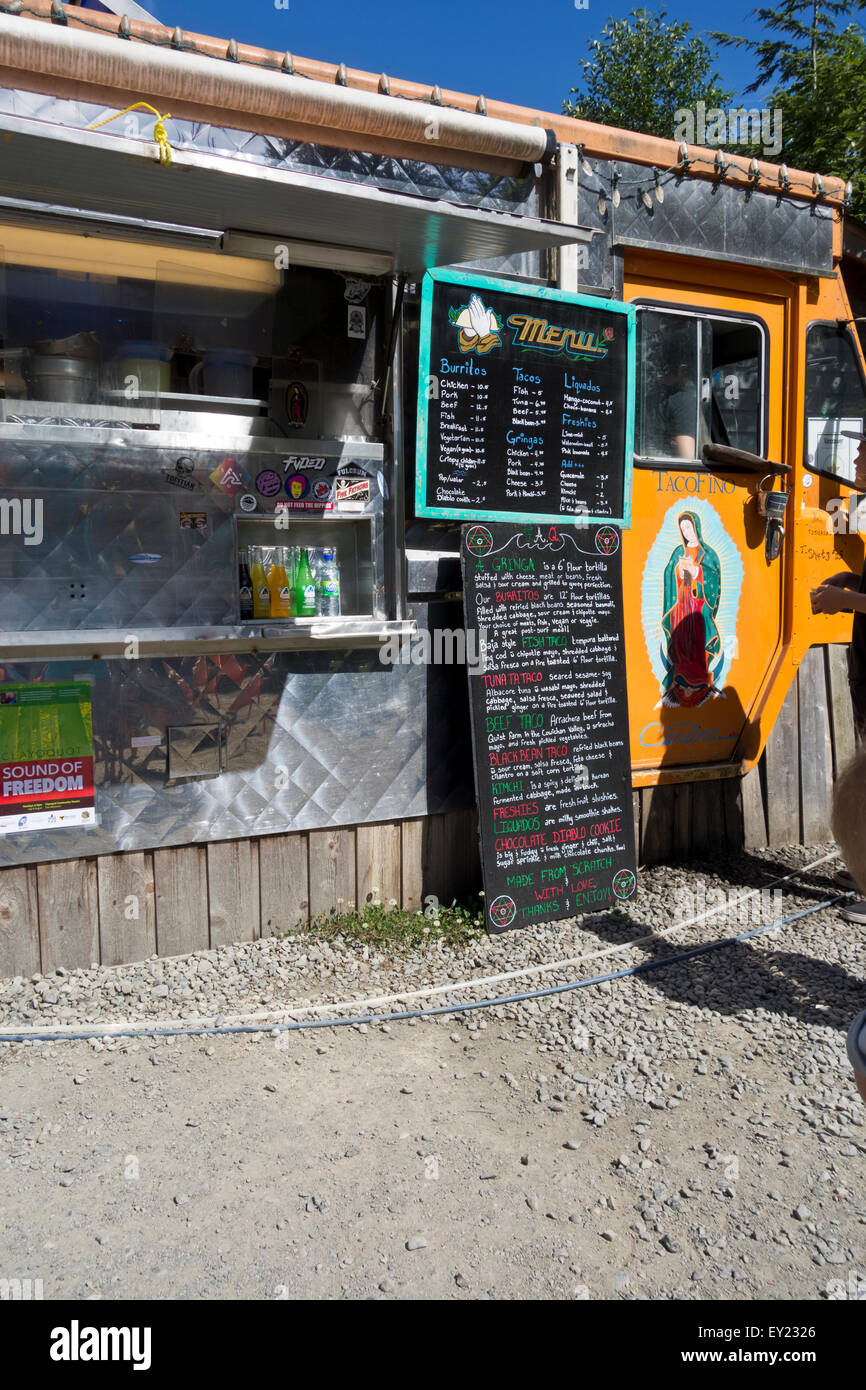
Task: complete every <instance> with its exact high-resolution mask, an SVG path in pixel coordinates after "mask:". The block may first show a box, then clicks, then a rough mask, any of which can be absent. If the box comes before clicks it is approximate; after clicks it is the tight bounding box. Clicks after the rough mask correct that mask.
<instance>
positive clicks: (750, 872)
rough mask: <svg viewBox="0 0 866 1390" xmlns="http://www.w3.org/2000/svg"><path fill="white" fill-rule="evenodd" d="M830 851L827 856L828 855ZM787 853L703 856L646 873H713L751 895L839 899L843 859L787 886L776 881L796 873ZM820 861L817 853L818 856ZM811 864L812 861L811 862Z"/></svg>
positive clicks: (831, 861)
mask: <svg viewBox="0 0 866 1390" xmlns="http://www.w3.org/2000/svg"><path fill="white" fill-rule="evenodd" d="M826 852H827V851H826V849H824V850H823V853H826ZM783 854H784V851H782V850H780V851H779V853H778V856H775V855H773V854H772V852H769V853H768V854H766V855H763V856H758V855H755V854H750V853H749V851H748V850H739V851H737V852H736V853H727V854H703V855H701V857H700V859H694V860H691V861H689V860H684V861H680V862H677V863H671V864H653V865H652V866H651V867H650V868H649V869H646V870H643V871H642V873H643V874H646V873H654V872H657V871H659V870H661V871H664V870H666V869H667V870H669V871H670V872H671V873H676V874H677V875H688V876H689V877H692V878H695V879H697V878H699V877H700V875H701V874H702V873H707V874H712V875H713V877H714V878H717V879H719V880H720V881H721V883H725V884H727V885H728V886H729V889H730V890H735V889H740V890H741V891H742V892H744V893H746V892H749V891H750V890H751V889H753V888H770V889H772V888H780V889H781V890H782V892H783V893H795V894H796V895H797V897H798V898H804V899H805V900H806V901H815V902H820V901H821V899H822V898H837V897H838V896H839V894H840V892H841V890H840V889H839V888H838V887H837V885H836V884H835V883H834V882H833V875H834V874H835V873H838V871H839V870H840V869H841V868H843V867H844V861H843V859H842V858H841V856H839V857H838V858H836V859H830V860H828V861H827V863H825V864H820V865H819V866H818V868H816V869H810V870H809V872H808V873H805V874H803V876H802V877H801V878H796V879H794V878H791V879H789V881H788V882H787V883H773V882H772V880H774V879H781V878H786V877H787V876H788V875H789V874H792V873H795V872H796V870H795V869H794V868H793V866H792V865H791V864H790V863H789V862H788V861H787V860H786V859H784V858H783ZM814 857H815V858H818V857H819V856H818V855H817V854H816V855H815V856H814ZM807 862H808V861H807Z"/></svg>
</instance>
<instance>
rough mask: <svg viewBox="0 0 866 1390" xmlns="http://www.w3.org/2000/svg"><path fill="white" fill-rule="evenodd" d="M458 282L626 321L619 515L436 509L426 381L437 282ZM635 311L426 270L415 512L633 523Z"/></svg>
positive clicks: (441, 516)
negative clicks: (431, 495)
mask: <svg viewBox="0 0 866 1390" xmlns="http://www.w3.org/2000/svg"><path fill="white" fill-rule="evenodd" d="M443 283H445V284H449V285H458V286H460V287H461V288H463V289H465V290H466V291H467V293H472V292H473V291H474V292H476V293H478V294H480V295H482V296H483V295H484V294H485V293H486V292H488V293H489V292H490V291H493V292H495V293H497V294H499V293H502V294H511V295H518V296H520V297H522V298H531V299H537V300H539V301H541V302H542V303H548V304H567V305H570V306H578V307H582V308H587V309H592V310H594V311H596V312H598V311H599V310H603V311H604V312H609V313H611V314H615V315H619V316H621V317H622V318H623V319H624V320H625V324H626V333H627V336H626V381H625V403H624V404H625V433H624V448H623V454H624V457H623V458H621V459H620V458H613V459H611V461H610V466H611V468H612V469H618V468H622V477H623V489H622V499H623V515H622V516H593V515H590V514H589V513H586V512H578V513H573V512H531V511H524V510H521V508H520V506H519V503H517V502H516V504H515V507H514V508H512V509H510V510H504V511H503V510H500V511H488V510H483V509H480V508H476V509H472V508H469V507H438V506H432V505H430V504H429V503H428V501H427V484H428V478H429V473H430V470H428V466H427V457H428V434H429V424H430V415H429V400H428V382H429V379H430V376H431V370H430V364H431V348H432V327H433V295H434V292H435V288H436V286H437V285H439V284H443ZM636 322H637V316H636V310H635V307H634V305H633V304H625V303H623V302H622V301H621V300H613V299H603V298H601V297H599V296H598V295H586V294H572V293H570V292H569V291H566V290H560V289H552V288H550V287H548V286H546V285H529V284H525V283H523V282H520V281H514V280H502V279H499V278H498V277H495V276H490V275H478V274H474V273H472V272H467V271H462V270H439V269H434V270H428V271H427V272H426V273H425V275H424V279H423V282H422V289H421V322H420V354H419V365H418V371H419V375H418V415H417V428H416V458H415V515H416V516H417V517H429V518H431V519H434V520H457V521H514V522H524V521H525V522H527V523H531V522H554V521H560V522H562V521H567V520H571V521H579V522H580V523H581V524H586V525H594V524H595V525H605V524H606V525H609V526H617V527H619V528H620V529H622V530H627V529H628V528H629V527H630V526H631V491H632V471H633V458H634V412H635V399H636V391H635V378H636V363H635V353H636V341H637V331H636Z"/></svg>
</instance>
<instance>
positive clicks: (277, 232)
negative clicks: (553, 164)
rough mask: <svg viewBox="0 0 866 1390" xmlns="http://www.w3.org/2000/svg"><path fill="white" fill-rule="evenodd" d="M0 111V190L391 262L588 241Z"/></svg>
mask: <svg viewBox="0 0 866 1390" xmlns="http://www.w3.org/2000/svg"><path fill="white" fill-rule="evenodd" d="M155 150H156V146H155V145H152V144H149V143H144V142H143V141H140V140H130V139H128V138H126V137H123V136H117V135H106V134H105V133H103V132H101V131H87V130H71V129H67V128H65V127H63V126H56V125H53V124H49V123H48V122H45V121H34V120H28V119H24V118H20V117H13V116H0V196H3V197H10V198H15V199H26V200H29V201H33V202H36V203H54V204H63V205H65V206H66V207H68V208H80V209H82V210H85V211H97V212H103V213H109V214H111V215H114V216H121V217H135V218H145V219H147V220H148V221H149V222H159V221H163V222H170V223H173V224H175V225H178V224H179V225H182V226H190V227H202V226H205V227H213V228H220V229H221V230H226V229H228V228H243V229H244V231H249V232H255V233H260V234H262V235H265V236H273V237H276V238H280V239H285V238H292V239H294V240H295V241H308V242H325V243H328V244H330V245H331V246H345V247H347V248H357V249H363V250H368V251H376V252H380V253H381V252H386V253H388V254H389V255H391V256H392V258H393V268H394V270H396V271H407V272H409V273H416V272H420V271H422V270H426V269H427V268H429V267H431V266H443V265H454V264H457V263H459V262H461V261H470V260H471V261H475V260H483V259H486V258H488V257H494V256H510V255H514V254H516V253H518V252H521V251H538V250H547V249H549V248H552V247H557V246H572V245H574V244H575V243H576V242H589V241H590V240H591V238H592V236H593V235H594V233H593V231H592V230H591V229H590V228H588V227H579V226H575V225H566V224H562V223H559V222H550V221H545V220H543V219H541V218H536V217H521V216H516V215H515V214H513V213H505V212H495V211H490V210H489V209H486V208H485V209H482V208H474V207H467V206H465V205H463V204H456V203H450V202H446V201H444V200H442V199H435V198H425V197H420V196H413V195H411V194H406V193H392V192H389V191H386V190H383V189H378V188H370V187H368V186H366V185H363V184H357V183H349V182H348V181H346V180H343V179H335V178H326V177H319V176H317V175H308V174H298V173H290V172H287V171H285V170H281V169H270V168H267V167H265V166H263V165H260V164H253V163H250V162H249V161H246V160H243V159H239V158H236V157H235V158H232V157H231V156H225V155H214V154H201V153H199V152H198V151H187V150H179V151H174V150H173V151H172V162H171V164H170V165H167V166H162V165H160V164H159V163H158V161H157V158H156V155H155Z"/></svg>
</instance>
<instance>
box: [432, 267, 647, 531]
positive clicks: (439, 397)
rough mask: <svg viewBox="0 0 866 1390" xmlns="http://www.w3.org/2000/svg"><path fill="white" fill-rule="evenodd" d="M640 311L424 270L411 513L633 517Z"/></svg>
mask: <svg viewBox="0 0 866 1390" xmlns="http://www.w3.org/2000/svg"><path fill="white" fill-rule="evenodd" d="M634 314H635V311H634V308H633V307H632V306H631V305H630V304H622V303H617V302H614V301H612V300H603V299H595V298H592V297H589V296H586V295H575V294H566V293H564V292H563V291H560V290H550V289H546V288H543V287H536V286H526V285H520V286H517V285H515V284H514V283H512V282H509V281H503V280H494V279H489V278H483V277H479V276H477V275H475V276H473V275H468V274H464V273H462V272H460V271H441V270H434V271H430V272H428V274H427V275H426V276H425V277H424V287H423V291H422V299H421V351H420V381H419V392H418V429H417V441H418V442H417V459H416V470H415V474H416V480H415V514H416V515H417V516H422V517H424V516H426V517H443V518H445V517H450V518H461V519H463V520H466V521H470V520H475V521H508V520H511V519H514V520H521V521H525V520H530V521H559V520H562V519H563V518H569V517H571V518H574V517H578V516H579V517H581V518H583V519H586V520H589V521H595V520H598V521H608V522H610V523H612V524H615V525H620V526H628V525H629V522H630V499H631V459H632V450H633V430H634V425H633V417H634V410H633V400H634V389H633V388H634Z"/></svg>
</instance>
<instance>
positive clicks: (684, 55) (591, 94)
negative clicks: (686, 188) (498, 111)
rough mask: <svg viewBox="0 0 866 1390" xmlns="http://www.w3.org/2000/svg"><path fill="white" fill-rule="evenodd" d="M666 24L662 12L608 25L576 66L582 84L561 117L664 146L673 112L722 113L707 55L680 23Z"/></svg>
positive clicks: (637, 13)
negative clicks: (702, 107) (699, 106)
mask: <svg viewBox="0 0 866 1390" xmlns="http://www.w3.org/2000/svg"><path fill="white" fill-rule="evenodd" d="M666 21H667V12H666V11H665V10H659V11H657V12H654V11H652V10H632V12H631V14H630V15H629V16H628V18H627V19H613V18H609V19H608V20H607V22H606V23H605V25H604V27H603V29H602V31H601V38H600V39H591V40H590V42H589V51H590V54H591V55H592V56H591V57H589V58H583V59H581V67H582V68H583V83H582V85H581V86H580V87H572V89H571V98H573V99H571V98H569V99H567V100H566V101H564V102H563V103H562V109H563V111H564V112H565V113H566V115H568V116H577V117H579V118H580V119H581V120H585V121H597V122H598V123H599V124H601V125H612V126H619V127H622V128H623V129H626V130H638V131H642V132H643V133H644V134H646V135H661V136H666V137H668V138H671V137H672V135H673V130H674V125H675V121H674V113H675V112H676V111H677V110H682V109H690V110H694V107H695V104H696V103H697V102H698V101H705V102H706V104H707V106H708V107H713V106H716V107H718V106H725V105H727V103H728V102H729V101H730V99H731V93H730V92H727V91H724V90H723V89H722V87H721V85H720V82H721V79H720V77H719V74H718V73H717V72H716V71H715V63H716V58H715V54H714V53H713V51H712V49H711V48H710V47H709V46H708V45H707V44H706V43H704V41H703V39H701V38H699V37H698V35H697V34H695V33H693V32H692V27H691V25H690V24H688V23H687V22H686V21H684V20H683V21H675V22H674V23H673V24H668V23H667V22H666Z"/></svg>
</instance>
